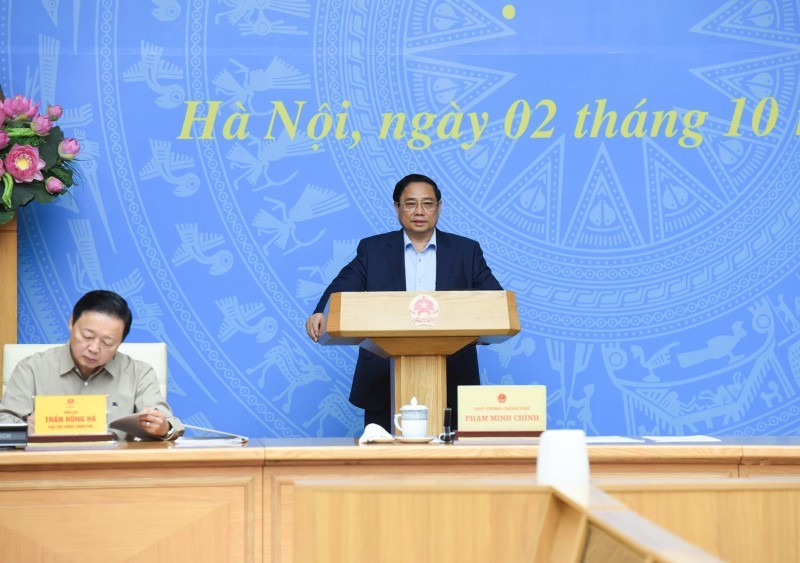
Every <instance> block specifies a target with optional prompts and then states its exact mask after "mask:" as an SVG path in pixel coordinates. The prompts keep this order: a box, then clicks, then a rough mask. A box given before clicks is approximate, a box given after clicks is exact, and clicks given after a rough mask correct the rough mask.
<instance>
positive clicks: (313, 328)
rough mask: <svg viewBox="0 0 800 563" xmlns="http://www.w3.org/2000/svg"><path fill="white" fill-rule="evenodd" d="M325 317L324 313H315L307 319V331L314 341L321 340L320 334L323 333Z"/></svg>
mask: <svg viewBox="0 0 800 563" xmlns="http://www.w3.org/2000/svg"><path fill="white" fill-rule="evenodd" d="M324 319H325V315H324V314H322V313H314V314H313V315H311V316H310V317H308V320H307V321H306V332H307V333H308V337H309V338H311V340H313V341H314V342H318V341H319V336H320V334H322V321H323V320H324Z"/></svg>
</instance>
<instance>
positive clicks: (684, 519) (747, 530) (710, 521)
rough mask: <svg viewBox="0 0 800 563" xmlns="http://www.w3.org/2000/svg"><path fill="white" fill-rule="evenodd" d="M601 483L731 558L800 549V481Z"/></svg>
mask: <svg viewBox="0 0 800 563" xmlns="http://www.w3.org/2000/svg"><path fill="white" fill-rule="evenodd" d="M601 486H602V488H603V489H604V490H605V491H606V492H608V493H610V494H612V495H613V496H614V497H615V498H617V499H619V500H620V501H622V502H623V503H624V504H626V505H627V506H628V507H630V508H631V509H632V510H633V511H635V512H636V513H638V514H640V515H642V516H643V517H644V518H647V519H648V520H650V521H652V522H654V523H655V524H657V525H660V526H662V527H664V528H666V529H668V530H670V531H672V532H673V533H675V534H677V535H678V536H680V537H682V538H684V539H686V540H687V541H689V542H691V543H693V544H695V545H698V546H700V547H701V548H703V549H705V550H706V551H708V552H709V553H712V554H715V555H717V556H719V557H721V558H722V559H725V560H727V561H733V562H740V561H741V562H750V561H796V560H797V556H798V553H800V480H797V479H794V480H787V479H776V480H772V481H767V480H761V479H755V480H750V479H746V480H744V479H736V480H724V481H720V480H709V481H682V482H648V483H630V482H628V483H622V482H620V483H617V484H611V483H604V484H602V485H601Z"/></svg>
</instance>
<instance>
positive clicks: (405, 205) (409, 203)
mask: <svg viewBox="0 0 800 563" xmlns="http://www.w3.org/2000/svg"><path fill="white" fill-rule="evenodd" d="M397 205H398V206H399V207H401V208H402V209H403V211H405V212H406V213H414V211H416V210H417V206H421V207H422V210H423V211H425V212H426V213H430V212H431V211H433V210H434V209H436V206H437V205H439V202H438V201H434V200H432V199H423V200H422V201H416V200H413V199H407V200H406V201H404V202H402V203H398V204H397Z"/></svg>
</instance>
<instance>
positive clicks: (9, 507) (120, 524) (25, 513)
mask: <svg viewBox="0 0 800 563" xmlns="http://www.w3.org/2000/svg"><path fill="white" fill-rule="evenodd" d="M261 479H262V476H261V472H260V470H258V469H255V468H235V467H232V468H225V469H224V470H219V469H218V470H197V469H174V470H163V469H162V470H147V469H131V470H98V471H41V472H37V473H34V474H33V475H32V474H30V473H27V474H15V473H5V474H3V480H2V481H0V561H23V560H24V561H53V562H59V561H64V562H67V561H69V562H74V561H84V562H87V563H92V562H97V563H101V562H102V563H106V562H108V563H111V562H115V561H120V562H122V561H142V562H145V561H147V562H149V563H152V562H154V561H163V562H172V561H194V562H203V561H208V562H209V563H215V562H218V561H254V562H257V561H261V560H262V551H263V548H262V545H261V534H260V530H261V522H262V510H261V509H262V507H261V503H260V502H258V501H259V499H260V498H261V487H262V481H261ZM21 554H22V556H20V555H21Z"/></svg>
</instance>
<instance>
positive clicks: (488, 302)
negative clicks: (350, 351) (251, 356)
mask: <svg viewBox="0 0 800 563" xmlns="http://www.w3.org/2000/svg"><path fill="white" fill-rule="evenodd" d="M325 311H326V315H325V324H324V325H323V334H322V336H321V337H320V340H319V341H320V343H321V344H324V345H332V344H336V345H339V344H345V345H352V344H356V345H359V346H361V347H363V348H366V349H368V350H369V351H371V352H373V353H375V354H378V355H379V356H381V357H384V358H387V357H388V358H391V360H392V362H391V365H392V369H391V378H392V380H391V385H390V389H391V394H392V396H391V404H392V406H393V412H394V413H397V412H400V407H401V406H402V405H406V404H408V402H409V401H410V400H411V398H412V397H416V398H417V401H418V402H419V404H422V405H427V407H428V434H429V435H435V434H438V433H439V432H441V429H442V422H443V420H442V419H443V413H444V408H445V407H446V406H447V374H446V365H447V364H446V360H447V356H449V355H450V354H453V353H455V352H457V351H459V350H460V349H462V348H463V347H464V346H467V345H469V344H473V343H476V342H477V343H487V344H489V343H494V342H502V341H504V340H507V339H508V338H510V337H512V336H514V335H515V334H517V333H518V332H519V330H520V326H519V315H518V314H517V301H516V297H515V296H514V293H513V292H511V291H431V292H427V293H426V292H415V291H370V292H358V293H334V294H332V295H331V298H330V300H329V301H328V305H327V308H326V310H325Z"/></svg>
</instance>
